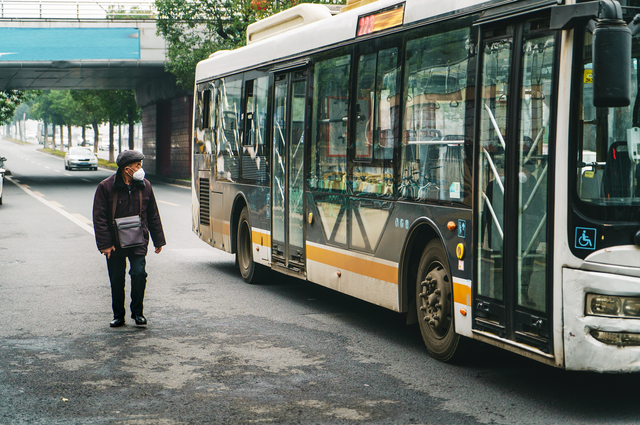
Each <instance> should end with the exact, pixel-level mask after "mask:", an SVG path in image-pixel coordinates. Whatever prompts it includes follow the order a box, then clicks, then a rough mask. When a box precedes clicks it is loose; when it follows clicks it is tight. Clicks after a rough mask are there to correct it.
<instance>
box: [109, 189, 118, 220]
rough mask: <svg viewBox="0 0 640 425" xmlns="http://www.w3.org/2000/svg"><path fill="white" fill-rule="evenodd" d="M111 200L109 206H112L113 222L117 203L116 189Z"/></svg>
mask: <svg viewBox="0 0 640 425" xmlns="http://www.w3.org/2000/svg"><path fill="white" fill-rule="evenodd" d="M112 199H113V201H112V203H111V205H112V210H111V221H114V220H115V219H116V204H117V203H118V190H117V189H116V190H114V191H113V197H112Z"/></svg>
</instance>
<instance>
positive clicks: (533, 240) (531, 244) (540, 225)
mask: <svg viewBox="0 0 640 425" xmlns="http://www.w3.org/2000/svg"><path fill="white" fill-rule="evenodd" d="M546 222H547V213H546V212H545V213H544V215H543V216H542V220H540V224H538V228H537V229H536V231H535V233H534V234H533V236H532V237H531V240H530V241H529V245H527V249H525V250H524V253H523V254H522V259H523V260H524V259H525V258H526V257H527V255H529V252H530V251H531V248H532V247H533V243H534V242H535V241H536V240H537V239H538V236H540V232H542V229H543V228H544V225H545V224H546Z"/></svg>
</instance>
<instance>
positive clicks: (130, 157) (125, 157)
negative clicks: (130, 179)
mask: <svg viewBox="0 0 640 425" xmlns="http://www.w3.org/2000/svg"><path fill="white" fill-rule="evenodd" d="M143 159H144V155H142V153H141V152H138V151H124V152H122V153H120V155H118V159H116V164H118V167H120V168H124V167H126V166H127V165H129V164H133V163H134V162H138V161H142V160H143Z"/></svg>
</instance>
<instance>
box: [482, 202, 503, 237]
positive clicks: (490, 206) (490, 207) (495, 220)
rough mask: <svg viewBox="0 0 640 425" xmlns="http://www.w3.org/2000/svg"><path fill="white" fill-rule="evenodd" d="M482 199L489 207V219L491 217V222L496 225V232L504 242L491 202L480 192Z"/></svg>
mask: <svg viewBox="0 0 640 425" xmlns="http://www.w3.org/2000/svg"><path fill="white" fill-rule="evenodd" d="M482 197H483V198H484V201H485V202H486V204H487V207H489V212H490V213H491V217H493V222H494V223H496V227H497V228H498V232H499V233H500V237H501V238H502V240H504V233H502V226H500V222H498V217H496V212H495V211H494V210H493V206H492V205H491V201H490V200H489V198H487V195H486V194H485V193H484V192H482Z"/></svg>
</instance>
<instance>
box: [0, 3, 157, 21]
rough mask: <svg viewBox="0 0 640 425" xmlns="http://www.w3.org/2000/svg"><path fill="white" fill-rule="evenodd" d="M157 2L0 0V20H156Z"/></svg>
mask: <svg viewBox="0 0 640 425" xmlns="http://www.w3.org/2000/svg"><path fill="white" fill-rule="evenodd" d="M155 17H156V9H155V2H154V1H126V0H125V1H90V0H75V1H73V0H70V1H59V0H58V1H56V0H51V1H49V0H0V19H12V20H13V19H15V20H21V19H25V20H28V19H47V20H57V19H63V20H67V19H73V20H94V19H99V20H103V19H104V20H118V19H132V20H141V19H155Z"/></svg>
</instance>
